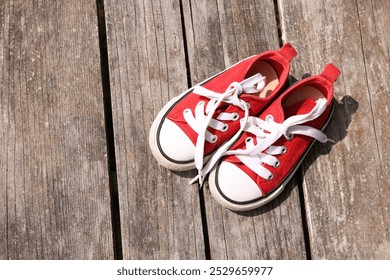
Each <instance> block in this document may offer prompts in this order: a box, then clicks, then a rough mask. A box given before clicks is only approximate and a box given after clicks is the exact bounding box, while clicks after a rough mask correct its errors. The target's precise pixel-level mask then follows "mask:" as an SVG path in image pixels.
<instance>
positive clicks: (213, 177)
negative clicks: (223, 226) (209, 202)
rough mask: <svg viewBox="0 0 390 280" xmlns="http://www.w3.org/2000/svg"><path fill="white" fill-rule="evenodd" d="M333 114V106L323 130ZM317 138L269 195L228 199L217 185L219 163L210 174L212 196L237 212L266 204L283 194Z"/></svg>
mask: <svg viewBox="0 0 390 280" xmlns="http://www.w3.org/2000/svg"><path fill="white" fill-rule="evenodd" d="M332 115H333V107H332V109H331V112H330V114H329V117H328V120H327V121H326V123H325V125H324V126H323V127H322V129H321V130H324V129H325V128H326V127H327V125H328V124H329V122H330V120H331V117H332ZM315 142H316V140H314V141H313V143H311V144H310V146H309V148H308V149H307V150H306V152H305V154H304V155H303V156H302V158H301V159H300V161H299V162H298V163H297V164H296V165H295V167H294V169H293V171H292V172H290V174H289V175H288V176H287V177H286V179H285V180H284V181H283V182H282V183H281V184H280V186H278V187H277V188H276V189H275V190H273V191H272V192H271V193H270V194H269V195H267V196H265V197H263V198H260V199H259V200H256V201H253V202H248V203H234V202H232V201H230V200H228V199H226V198H225V197H224V196H223V195H222V194H221V193H220V191H219V190H218V187H217V185H216V173H217V168H218V166H219V164H217V165H216V166H215V168H214V169H213V170H212V171H211V173H210V176H209V188H210V192H211V194H212V196H213V197H214V199H215V200H216V201H217V202H218V203H219V204H221V205H222V206H224V207H226V208H227V209H230V210H232V211H236V212H242V211H249V210H253V209H256V208H259V207H261V206H264V205H265V204H267V203H269V202H270V201H272V200H274V199H275V198H276V197H277V196H278V195H279V194H281V193H282V192H283V190H284V188H285V187H286V185H287V184H288V182H289V181H290V180H291V178H292V177H293V176H294V174H295V173H296V172H297V170H298V168H299V166H301V164H302V162H303V160H304V159H305V157H306V155H307V154H308V153H309V151H310V149H311V147H313V145H314V143H315Z"/></svg>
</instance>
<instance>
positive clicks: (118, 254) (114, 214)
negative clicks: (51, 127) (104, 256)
mask: <svg viewBox="0 0 390 280" xmlns="http://www.w3.org/2000/svg"><path fill="white" fill-rule="evenodd" d="M96 6H97V9H96V10H97V18H98V29H99V48H100V67H101V74H102V88H103V103H104V120H105V125H106V143H107V153H108V155H107V159H108V169H109V170H108V174H109V188H110V199H111V223H112V237H113V250H114V258H115V259H116V260H123V250H122V235H121V221H120V211H119V209H120V208H119V196H118V183H117V175H116V159H115V142H114V128H113V119H112V105H111V90H110V70H109V65H108V52H107V33H106V19H105V12H104V0H96Z"/></svg>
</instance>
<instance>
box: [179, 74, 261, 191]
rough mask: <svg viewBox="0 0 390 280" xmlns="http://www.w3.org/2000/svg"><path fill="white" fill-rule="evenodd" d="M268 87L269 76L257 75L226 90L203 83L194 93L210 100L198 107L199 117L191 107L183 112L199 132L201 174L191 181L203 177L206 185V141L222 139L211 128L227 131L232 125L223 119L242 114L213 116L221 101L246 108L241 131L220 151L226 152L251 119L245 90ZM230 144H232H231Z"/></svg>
mask: <svg viewBox="0 0 390 280" xmlns="http://www.w3.org/2000/svg"><path fill="white" fill-rule="evenodd" d="M264 87H265V77H264V76H262V75H260V74H256V75H254V76H252V77H249V78H248V79H245V80H243V81H242V82H241V83H238V82H234V83H232V84H230V86H229V87H228V88H227V89H226V91H225V92H224V93H217V92H214V91H211V90H208V89H206V88H204V87H202V86H195V87H194V90H193V93H195V94H198V95H200V96H204V97H207V98H209V99H210V101H209V102H208V103H207V106H206V108H205V102H204V101H200V102H199V103H198V104H197V105H196V107H195V116H194V115H193V113H192V111H191V109H186V110H184V112H183V115H184V119H185V121H186V122H187V123H188V125H189V126H190V127H191V128H192V129H193V130H194V131H195V132H196V133H197V134H198V138H197V140H196V144H195V155H194V160H195V167H196V169H197V170H198V175H197V176H196V177H195V178H194V179H193V180H192V181H191V182H190V183H191V184H192V183H193V182H195V181H196V180H199V184H200V186H202V184H203V181H204V177H205V175H206V174H203V157H204V146H205V141H208V142H210V143H215V142H216V141H217V140H218V138H217V136H216V135H213V134H212V133H210V132H209V131H208V130H207V128H208V127H211V128H214V129H216V130H218V131H222V132H224V131H227V130H228V128H229V127H228V124H226V123H224V122H223V121H235V120H238V118H239V115H238V114H237V113H226V112H221V113H220V114H219V115H218V116H217V118H216V119H214V118H213V115H214V113H215V111H216V109H217V108H218V106H219V105H220V104H221V102H224V103H228V104H233V105H235V106H237V107H239V108H240V109H241V110H243V111H244V118H242V121H241V123H240V129H239V131H237V133H236V134H235V135H234V136H233V137H232V138H231V139H230V140H229V141H228V142H226V143H225V144H223V145H222V146H221V147H220V148H219V149H218V151H219V153H222V152H224V151H226V150H227V149H228V147H229V146H230V144H231V143H233V142H234V141H235V140H236V139H237V138H238V136H239V135H240V134H241V132H242V130H243V128H244V124H245V123H246V121H247V120H248V115H249V107H248V104H247V103H246V102H245V101H244V100H242V99H240V98H239V96H240V95H241V94H242V93H247V94H254V93H258V92H260V91H261V90H262V89H263V88H264ZM229 143H230V144H229Z"/></svg>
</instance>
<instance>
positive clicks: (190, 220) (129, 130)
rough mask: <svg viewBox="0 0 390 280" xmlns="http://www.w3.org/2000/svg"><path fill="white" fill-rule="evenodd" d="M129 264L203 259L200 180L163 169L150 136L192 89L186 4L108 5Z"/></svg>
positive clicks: (124, 235) (125, 252)
mask: <svg viewBox="0 0 390 280" xmlns="http://www.w3.org/2000/svg"><path fill="white" fill-rule="evenodd" d="M105 11H106V26H107V41H108V54H109V70H110V85H111V96H112V108H113V123H114V135H115V151H116V163H117V176H118V191H119V201H120V212H121V226H122V229H121V232H122V241H123V257H124V259H204V258H205V251H204V242H203V231H202V221H201V212H200V203H199V195H198V189H197V187H196V186H190V185H189V184H188V182H189V180H190V179H189V178H191V177H192V176H194V173H193V172H192V173H191V172H187V173H172V172H171V171H168V170H166V169H164V168H163V167H161V166H159V165H158V164H157V161H156V160H155V159H154V158H153V156H152V154H151V152H150V149H149V146H148V134H149V129H150V126H151V124H152V121H153V120H154V118H155V116H156V115H157V113H158V112H159V111H160V110H161V108H162V107H163V106H164V104H165V103H166V102H168V101H169V100H170V99H171V98H173V97H175V96H177V95H179V94H180V93H181V92H182V91H184V90H185V89H187V86H188V85H187V77H186V65H185V56H184V46H183V36H182V26H181V16H180V2H179V1H178V0H172V1H152V0H150V1H140V0H135V1H125V0H121V1H106V3H105Z"/></svg>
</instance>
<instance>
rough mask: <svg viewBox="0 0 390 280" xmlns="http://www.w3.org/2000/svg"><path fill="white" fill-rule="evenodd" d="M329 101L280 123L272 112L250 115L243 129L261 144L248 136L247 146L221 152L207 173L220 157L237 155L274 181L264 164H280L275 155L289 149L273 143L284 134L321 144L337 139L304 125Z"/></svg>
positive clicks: (204, 172) (213, 159)
mask: <svg viewBox="0 0 390 280" xmlns="http://www.w3.org/2000/svg"><path fill="white" fill-rule="evenodd" d="M326 107H327V100H326V99H324V98H323V99H320V100H318V101H317V103H316V106H315V107H314V108H313V110H312V111H311V112H309V113H307V114H302V115H295V116H291V117H289V118H287V119H286V120H285V121H284V122H283V123H277V122H275V121H274V120H273V117H272V115H268V116H267V117H266V120H262V119H260V118H257V117H248V119H247V121H246V123H245V124H244V128H243V131H247V132H249V133H251V134H253V135H254V136H255V137H256V139H257V144H256V145H255V144H254V141H253V138H252V137H248V138H247V139H246V141H245V142H246V149H237V150H231V151H226V150H225V151H222V152H221V153H219V151H217V152H216V153H215V154H214V156H213V157H212V158H211V159H210V161H209V162H208V163H207V165H206V166H205V168H204V170H203V171H202V172H203V174H204V175H207V173H209V172H210V171H211V169H212V168H213V167H214V165H215V164H216V163H217V162H218V160H219V159H220V158H221V157H222V156H225V155H236V157H237V158H238V159H239V160H240V161H241V162H242V163H244V164H245V165H246V166H248V167H249V168H250V169H251V170H252V171H254V172H255V173H256V174H257V175H259V176H260V177H262V178H264V179H266V180H271V179H272V178H273V174H272V172H271V171H269V170H268V169H267V168H266V167H265V166H264V165H263V164H262V163H265V164H267V165H270V166H273V167H278V166H279V165H280V162H279V160H278V159H277V158H276V157H275V156H276V155H281V154H284V153H285V152H286V147H284V146H272V144H274V143H275V142H276V141H277V140H278V139H279V138H280V137H282V136H284V137H285V138H286V139H292V137H293V135H295V134H300V135H306V136H309V137H312V138H314V139H316V140H318V141H320V142H321V143H325V142H327V141H331V142H334V141H333V140H331V139H328V138H327V137H326V135H325V134H324V133H323V132H322V131H321V130H318V129H316V128H313V127H310V126H305V125H301V124H302V123H306V122H308V121H311V120H314V119H316V118H318V117H319V116H320V115H321V114H322V113H323V112H324V111H325V109H326Z"/></svg>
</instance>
